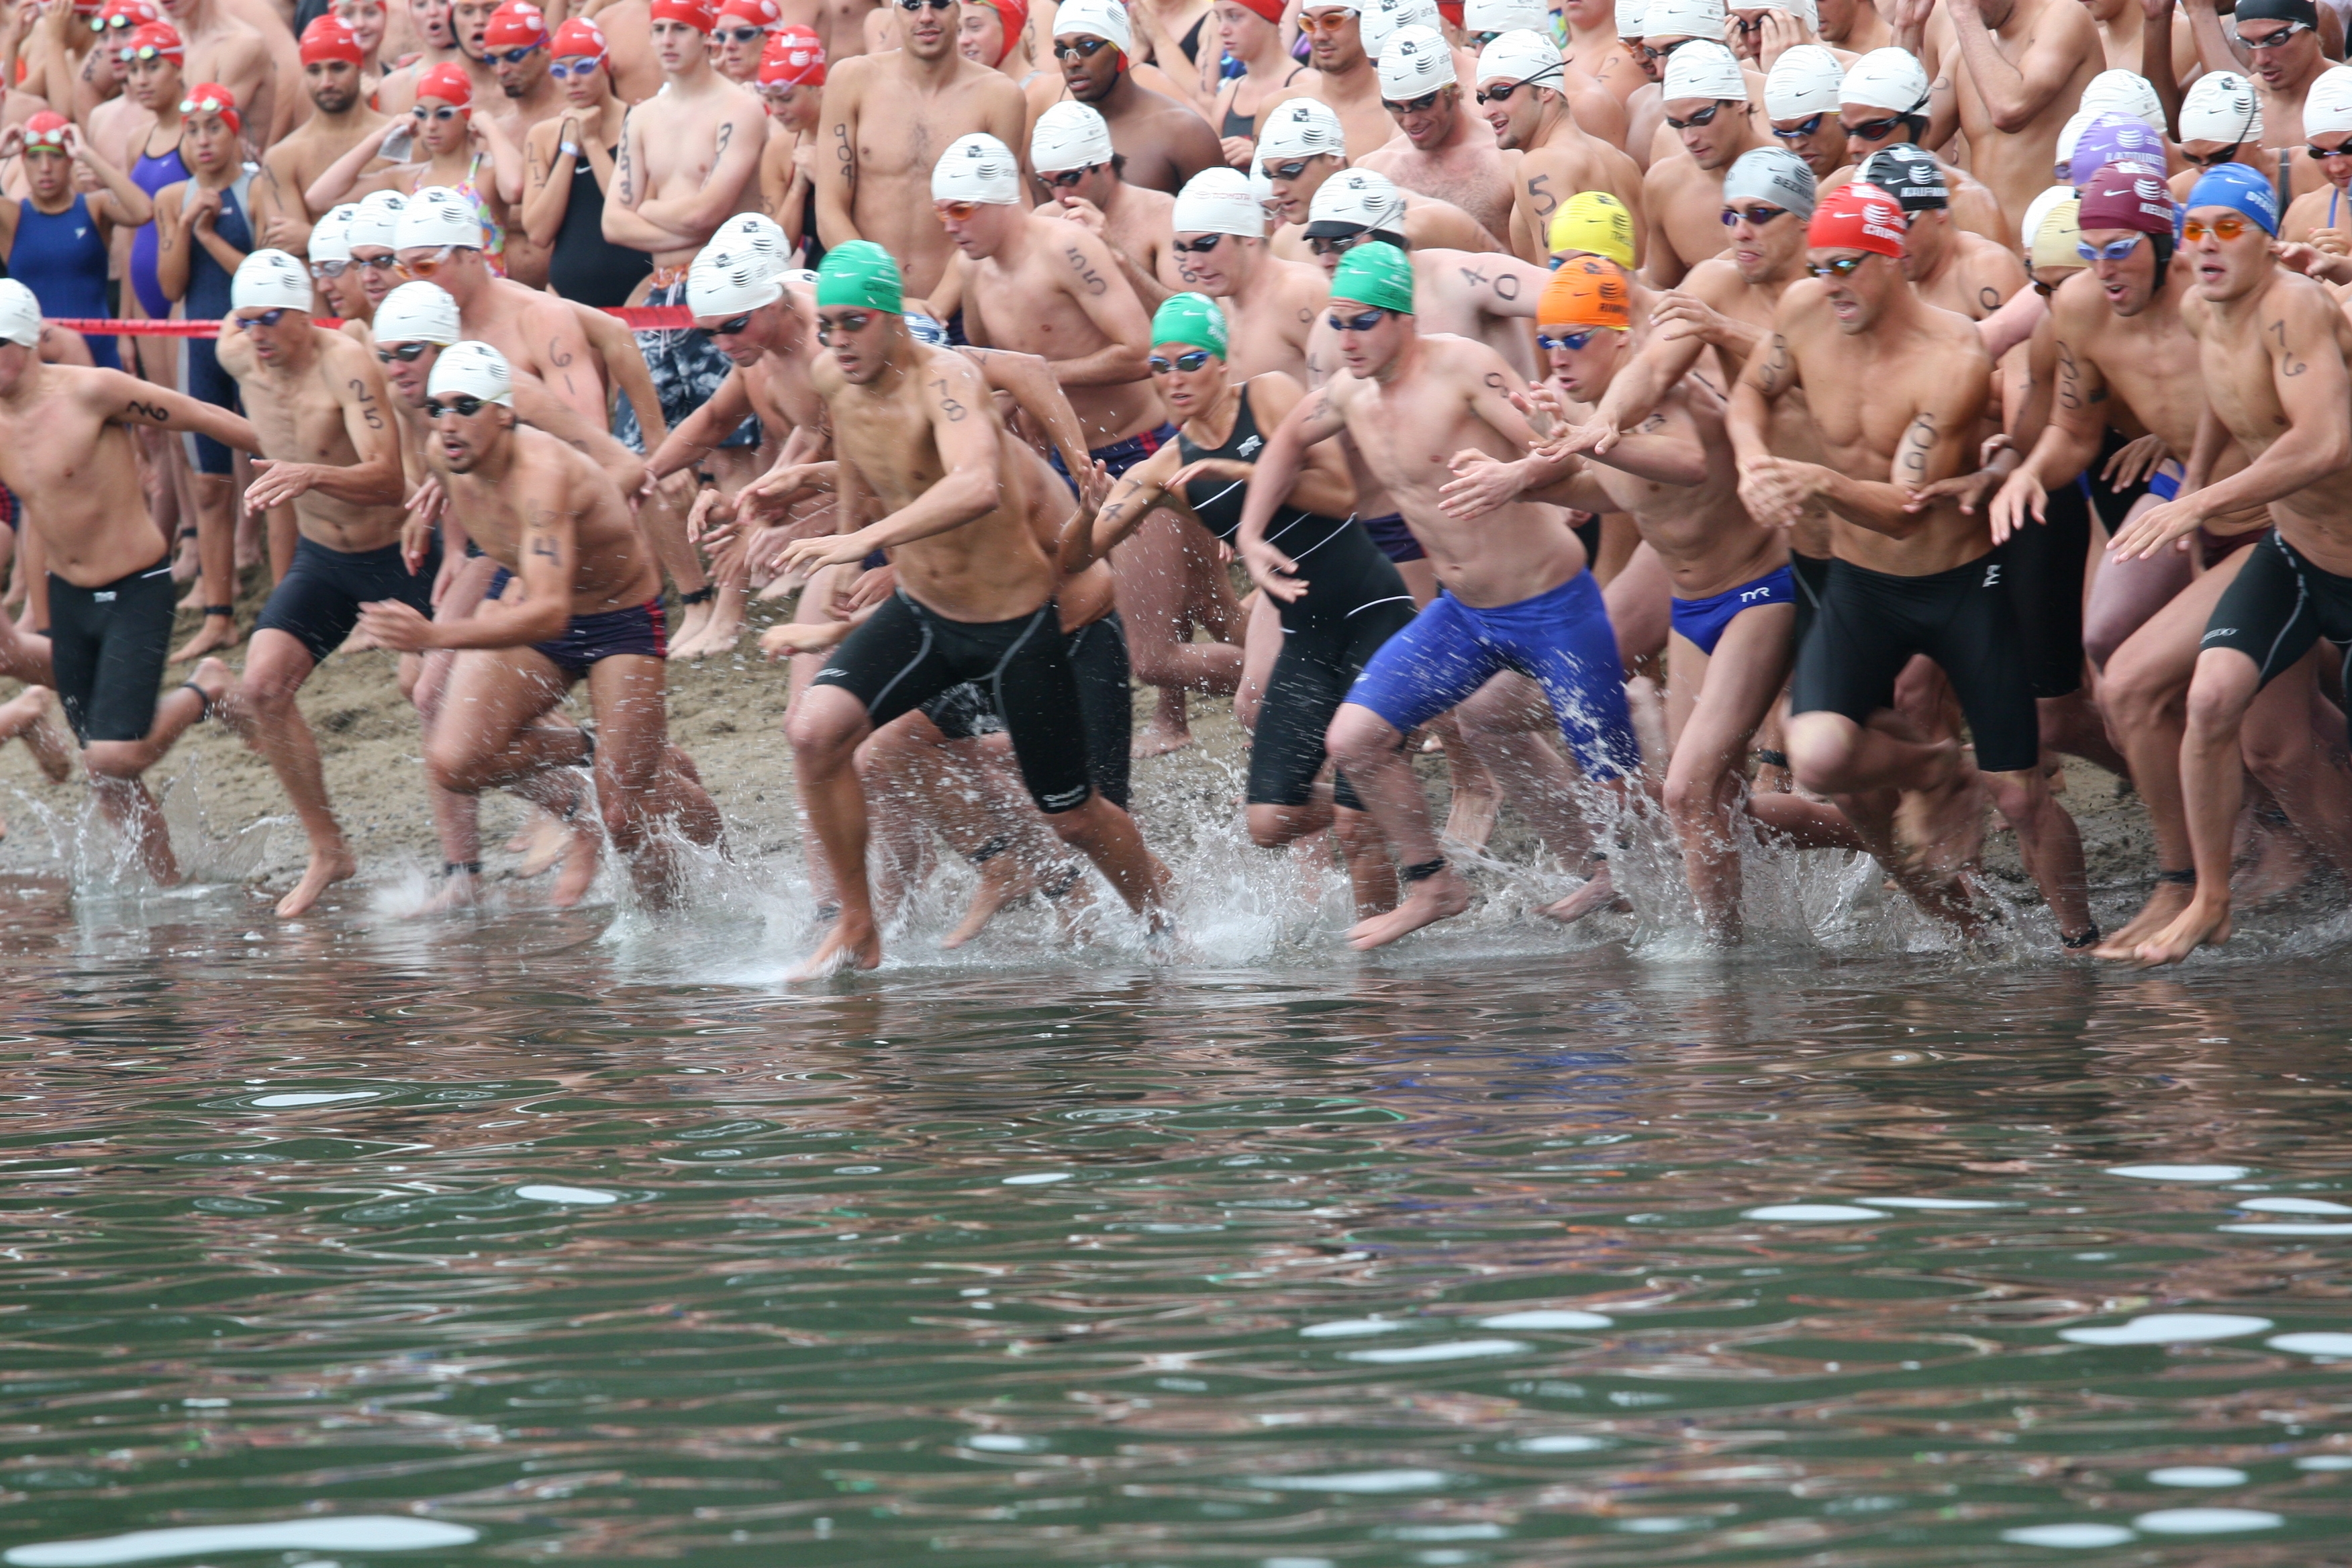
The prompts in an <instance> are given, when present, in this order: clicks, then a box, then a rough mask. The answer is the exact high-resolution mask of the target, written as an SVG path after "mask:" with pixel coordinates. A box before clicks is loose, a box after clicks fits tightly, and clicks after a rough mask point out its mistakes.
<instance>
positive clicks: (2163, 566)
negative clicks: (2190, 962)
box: [2083, 495, 2196, 670]
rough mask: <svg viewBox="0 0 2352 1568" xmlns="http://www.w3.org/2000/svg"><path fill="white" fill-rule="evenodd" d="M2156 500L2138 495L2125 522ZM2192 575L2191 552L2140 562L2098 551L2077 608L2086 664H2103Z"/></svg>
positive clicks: (2160, 553)
mask: <svg viewBox="0 0 2352 1568" xmlns="http://www.w3.org/2000/svg"><path fill="white" fill-rule="evenodd" d="M2161 504H2162V502H2161V501H2160V500H2158V498H2157V497H2155V496H2153V495H2146V496H2142V497H2140V499H2139V500H2137V501H2135V502H2134V503H2132V509H2131V511H2130V513H2129V514H2128V515H2127V516H2126V519H2125V521H2126V523H2128V522H2129V521H2131V519H2133V518H2137V516H2139V514H2140V513H2142V512H2144V511H2146V510H2148V509H2149V508H2151V507H2154V506H2158V505H2161ZM2195 577H2196V568H2195V564H2194V557H2192V556H2191V555H2190V554H2189V552H2186V551H2182V550H2162V551H2158V552H2157V553H2156V555H2155V556H2154V557H2153V558H2151V559H2149V560H2146V561H2142V560H2137V559H2134V560H2129V561H2119V560H2117V559H2116V557H2115V556H2114V555H2113V554H2111V553H2109V552H2105V551H2100V552H2097V567H2096V570H2095V572H2094V573H2093V574H2092V576H2091V592H2090V598H2089V601H2088V603H2086V604H2085V605H2084V608H2083V651H2084V653H2086V654H2088V655H2090V657H2091V663H2092V665H2093V666H2094V667H2095V668H2098V669H2102V670H2104V669H2105V668H2107V661H2108V660H2109V659H2112V658H2115V656H2116V650H2117V649H2118V648H2121V647H2123V646H2124V644H2125V642H2126V641H2127V640H2128V639H2129V638H2130V637H2131V636H2132V634H2134V633H2135V632H2137V631H2138V630H2139V629H2140V627H2142V626H2146V625H2147V622H2148V618H2149V617H2150V616H2154V615H2155V614H2156V613H2157V611H2158V610H2160V609H2162V608H2164V606H2165V605H2168V604H2170V603H2171V602H2172V600H2173V599H2174V598H2175V597H2177V596H2178V595H2179V594H2180V592H2181V591H2182V590H2183V589H2185V588H2187V587H2188V586H2189V584H2190V583H2191V582H2192V581H2193V580H2194V579H2195Z"/></svg>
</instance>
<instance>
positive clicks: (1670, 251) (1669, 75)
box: [1642, 39, 1764, 289]
mask: <svg viewBox="0 0 2352 1568" xmlns="http://www.w3.org/2000/svg"><path fill="white" fill-rule="evenodd" d="M1664 104H1665V110H1666V121H1665V122H1666V127H1667V129H1669V130H1671V131H1673V132H1675V134H1676V135H1677V136H1679V137H1680V138H1681V139H1682V144H1683V150H1682V151H1681V152H1680V153H1676V154H1675V155H1674V156H1673V157H1671V158H1661V159H1658V160H1657V161H1656V162H1654V163H1652V164H1651V165H1650V172H1649V174H1647V175H1646V176H1644V177H1643V184H1642V195H1643V202H1644V204H1645V205H1646V208H1647V210H1648V213H1649V219H1650V243H1649V245H1648V247H1646V249H1645V254H1644V257H1643V271H1644V272H1645V274H1646V275H1647V277H1648V279H1649V281H1650V284H1651V286H1652V287H1653V288H1657V289H1671V288H1673V287H1674V286H1675V284H1677V283H1679V282H1681V281H1682V280H1683V277H1684V275H1685V274H1686V273H1687V272H1689V271H1690V269H1691V268H1693V267H1696V266H1697V265H1698V264H1699V263H1700V262H1702V261H1705V260H1706V258H1708V257H1710V256H1714V255H1717V254H1718V253H1719V252H1720V251H1721V250H1722V249H1723V238H1724V236H1723V219H1722V213H1723V171H1724V170H1725V169H1727V168H1728V167H1730V165H1731V163H1732V162H1733V161H1734V160H1735V159H1737V158H1738V156H1739V155H1740V154H1741V153H1745V152H1747V151H1748V150H1749V149H1750V148H1754V147H1760V146H1762V145H1764V140H1763V138H1762V137H1761V136H1760V135H1759V133H1758V132H1757V128H1756V110H1755V108H1754V106H1753V105H1751V104H1750V103H1749V102H1748V79H1747V77H1746V75H1745V74H1744V73H1743V72H1742V71H1741V70H1740V68H1739V62H1738V60H1736V59H1734V58H1732V54H1731V51H1730V50H1729V49H1727V48H1725V47H1723V46H1722V45H1721V44H1714V43H1708V42H1707V41H1706V40H1705V39H1696V40H1694V41H1693V42H1690V43H1687V44H1685V45H1683V46H1682V47H1680V48H1678V49H1676V50H1675V54H1674V58H1672V59H1670V60H1668V61H1667V62H1666V81H1665V96H1664Z"/></svg>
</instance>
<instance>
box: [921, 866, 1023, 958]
mask: <svg viewBox="0 0 2352 1568" xmlns="http://www.w3.org/2000/svg"><path fill="white" fill-rule="evenodd" d="M1036 886H1037V879H1036V878H1035V877H1034V876H1033V875H1031V874H1030V873H1028V872H1027V871H1025V870H1024V869H1023V868H1022V867H1021V865H1020V863H1019V862H1018V861H1017V860H1016V859H1015V858H1013V856H1010V855H992V856H991V857H990V858H988V859H986V860H984V861H982V863H981V866H980V886H979V887H977V888H974V889H972V893H971V903H970V904H967V905H966V906H965V907H964V911H963V919H961V920H960V921H957V922H956V928H955V930H953V931H950V932H948V934H947V935H946V936H944V937H942V938H941V939H940V946H941V947H961V946H962V945H963V944H964V943H966V942H970V941H971V939H972V938H974V937H976V936H978V935H979V934H980V933H981V932H982V931H985V930H987V929H988V922H989V921H992V920H994V919H995V918H996V916H997V912H998V911H999V910H1003V909H1004V908H1005V907H1006V906H1008V905H1010V904H1013V903H1017V902H1019V901H1020V900H1023V899H1024V898H1027V897H1028V896H1029V894H1030V893H1031V892H1033V891H1034V889H1036Z"/></svg>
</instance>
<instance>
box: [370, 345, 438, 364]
mask: <svg viewBox="0 0 2352 1568" xmlns="http://www.w3.org/2000/svg"><path fill="white" fill-rule="evenodd" d="M432 346H433V345H432V344H431V343H394V344H393V345H392V347H390V348H383V347H378V348H377V350H376V351H375V358H376V363H378V364H390V363H392V362H393V361H394V360H398V361H399V362H400V363H403V364H415V363H416V362H417V361H418V360H421V359H423V358H424V357H425V350H426V349H429V348H431V347H432Z"/></svg>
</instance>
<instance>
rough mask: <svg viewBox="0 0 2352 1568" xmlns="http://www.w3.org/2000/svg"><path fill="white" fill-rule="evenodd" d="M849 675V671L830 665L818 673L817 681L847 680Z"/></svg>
mask: <svg viewBox="0 0 2352 1568" xmlns="http://www.w3.org/2000/svg"><path fill="white" fill-rule="evenodd" d="M848 674H849V671H847V670H845V669H844V668H841V667H840V666H838V665H832V664H828V665H826V666H825V667H824V668H823V669H820V670H818V671H817V672H816V679H819V680H834V679H846V678H847V676H848Z"/></svg>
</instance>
